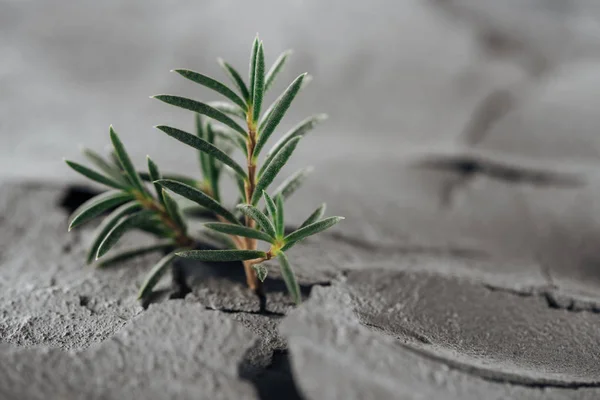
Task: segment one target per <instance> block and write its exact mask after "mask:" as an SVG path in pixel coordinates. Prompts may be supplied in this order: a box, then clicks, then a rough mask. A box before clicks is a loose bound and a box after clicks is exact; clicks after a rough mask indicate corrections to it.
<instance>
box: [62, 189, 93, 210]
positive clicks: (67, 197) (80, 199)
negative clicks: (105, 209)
mask: <svg viewBox="0 0 600 400" xmlns="http://www.w3.org/2000/svg"><path fill="white" fill-rule="evenodd" d="M98 194H100V192H99V191H97V190H95V189H91V188H89V187H87V186H79V185H71V186H68V187H67V188H66V189H65V191H64V194H63V195H62V197H61V198H60V201H59V203H58V206H59V207H60V208H62V209H63V210H65V211H66V212H67V213H69V214H71V213H72V212H73V211H75V210H76V209H77V207H79V206H80V205H82V204H83V203H85V202H86V201H88V200H89V199H91V198H92V197H94V196H96V195H98Z"/></svg>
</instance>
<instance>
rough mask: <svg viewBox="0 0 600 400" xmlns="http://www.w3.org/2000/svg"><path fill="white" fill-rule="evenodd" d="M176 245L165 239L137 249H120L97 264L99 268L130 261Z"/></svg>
mask: <svg viewBox="0 0 600 400" xmlns="http://www.w3.org/2000/svg"><path fill="white" fill-rule="evenodd" d="M174 246H175V244H174V243H173V242H171V241H164V242H162V243H157V244H153V245H150V246H144V247H138V248H135V249H128V250H124V251H120V252H118V253H117V254H115V255H112V256H110V257H105V258H103V259H102V261H99V262H98V263H97V264H96V267H97V268H108V267H112V266H114V265H117V264H121V263H123V262H125V261H129V260H131V259H133V258H135V257H139V256H143V255H146V254H150V253H154V252H157V251H163V250H168V249H171V248H173V247H174Z"/></svg>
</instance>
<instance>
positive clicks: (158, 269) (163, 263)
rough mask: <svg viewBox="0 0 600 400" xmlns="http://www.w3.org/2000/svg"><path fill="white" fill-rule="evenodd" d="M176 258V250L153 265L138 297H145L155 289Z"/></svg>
mask: <svg viewBox="0 0 600 400" xmlns="http://www.w3.org/2000/svg"><path fill="white" fill-rule="evenodd" d="M174 258H175V251H173V252H171V253H169V254H167V255H166V256H164V257H163V258H161V259H160V260H159V261H158V262H157V263H156V264H154V267H152V269H151V270H150V272H149V273H148V275H147V276H146V279H145V280H144V283H142V286H141V287H140V290H139V292H138V299H143V298H144V297H146V296H147V295H148V294H150V293H151V292H152V289H154V286H156V284H157V283H158V281H160V278H161V277H162V276H163V275H164V274H165V272H166V271H167V268H168V267H169V265H170V264H171V262H172V261H173V259H174Z"/></svg>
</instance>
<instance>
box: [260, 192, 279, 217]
mask: <svg viewBox="0 0 600 400" xmlns="http://www.w3.org/2000/svg"><path fill="white" fill-rule="evenodd" d="M263 197H264V198H265V204H266V205H267V211H268V212H269V215H270V216H271V219H272V220H273V221H275V220H277V206H276V205H275V202H274V201H273V199H272V198H271V196H269V194H268V193H267V192H265V191H264V190H263Z"/></svg>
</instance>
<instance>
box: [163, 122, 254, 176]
mask: <svg viewBox="0 0 600 400" xmlns="http://www.w3.org/2000/svg"><path fill="white" fill-rule="evenodd" d="M156 128H157V129H160V130H161V131H163V132H164V133H166V134H167V135H169V136H171V137H172V138H175V139H177V140H179V141H180V142H182V143H185V144H187V145H188V146H191V147H193V148H195V149H197V150H200V151H202V152H204V153H206V154H208V155H209V156H211V157H214V158H216V159H217V160H219V161H221V162H222V163H223V164H225V165H228V166H229V167H231V168H232V169H233V170H234V171H235V172H237V173H238V174H239V175H240V176H241V177H243V178H244V179H246V177H247V175H246V172H245V171H244V169H243V168H242V167H241V166H240V165H239V164H238V163H236V162H235V161H234V160H233V159H232V158H231V157H229V156H228V155H227V154H225V153H224V152H223V151H222V150H220V149H219V148H217V147H216V146H214V145H212V144H210V143H209V142H207V141H206V140H204V139H201V138H199V137H197V136H194V135H192V134H191V133H187V132H185V131H182V130H180V129H176V128H172V127H170V126H165V125H158V126H156Z"/></svg>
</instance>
